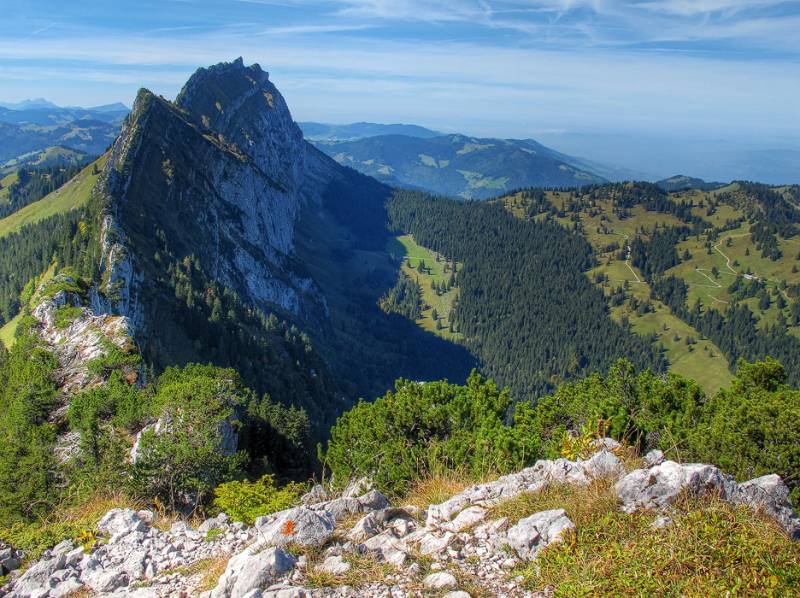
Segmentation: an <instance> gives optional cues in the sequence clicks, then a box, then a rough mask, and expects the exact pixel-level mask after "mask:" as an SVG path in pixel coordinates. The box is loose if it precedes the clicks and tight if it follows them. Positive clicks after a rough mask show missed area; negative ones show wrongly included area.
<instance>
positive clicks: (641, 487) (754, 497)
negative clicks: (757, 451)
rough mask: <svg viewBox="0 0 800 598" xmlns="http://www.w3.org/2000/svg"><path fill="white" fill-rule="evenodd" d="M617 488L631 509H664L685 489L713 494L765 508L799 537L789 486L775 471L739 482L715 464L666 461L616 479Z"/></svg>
mask: <svg viewBox="0 0 800 598" xmlns="http://www.w3.org/2000/svg"><path fill="white" fill-rule="evenodd" d="M615 490H616V492H617V495H618V496H619V498H620V500H621V501H622V508H623V510H625V511H626V512H628V513H632V512H633V511H636V510H637V509H664V508H665V507H668V506H669V505H671V504H672V503H673V502H674V501H675V499H676V498H677V497H678V496H679V495H680V494H681V493H683V492H688V493H690V494H692V495H694V496H702V495H709V494H711V495H714V496H718V497H719V498H721V499H723V500H726V501H728V502H731V503H734V504H744V505H748V506H750V507H752V508H753V509H755V510H760V511H763V512H764V513H765V514H766V515H768V516H770V517H771V518H773V519H774V520H775V521H776V522H777V523H778V524H779V525H780V526H781V527H782V528H783V529H784V530H785V531H786V533H787V534H789V536H790V537H792V538H794V539H800V518H798V516H797V514H796V513H795V511H794V509H793V508H792V504H791V501H790V500H789V489H788V488H787V487H786V485H785V484H784V483H783V481H782V480H781V478H780V476H777V475H775V474H772V475H766V476H762V477H760V478H756V479H754V480H750V481H747V482H743V483H741V484H737V483H736V481H735V480H734V479H733V477H732V476H729V475H726V474H724V473H722V472H721V471H720V470H719V469H718V468H717V467H714V466H713V465H707V464H702V463H689V464H680V463H675V462H674V461H664V462H662V463H659V464H658V465H654V466H652V467H650V468H648V469H637V470H634V471H632V472H630V473H629V474H628V475H626V476H625V477H624V478H622V479H621V480H619V482H617V484H616V486H615Z"/></svg>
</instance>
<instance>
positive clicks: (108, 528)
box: [97, 509, 147, 537]
mask: <svg viewBox="0 0 800 598" xmlns="http://www.w3.org/2000/svg"><path fill="white" fill-rule="evenodd" d="M146 527H147V526H145V524H144V522H143V521H142V520H141V519H139V517H138V515H136V512H135V511H134V510H133V509H111V510H110V511H109V512H108V513H106V514H105V515H104V516H103V518H102V519H101V520H100V522H99V523H98V524H97V529H98V530H100V531H101V532H103V533H104V534H106V535H108V536H112V537H113V536H119V535H123V534H129V533H131V532H137V531H144V530H145V528H146Z"/></svg>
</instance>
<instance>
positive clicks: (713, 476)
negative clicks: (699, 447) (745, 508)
mask: <svg viewBox="0 0 800 598" xmlns="http://www.w3.org/2000/svg"><path fill="white" fill-rule="evenodd" d="M736 486H737V485H736V482H734V481H733V479H732V478H731V477H730V476H726V475H724V474H723V473H722V472H721V471H720V470H719V469H717V468H716V467H714V466H713V465H703V464H699V463H691V464H686V465H681V464H679V463H675V462H674V461H664V462H663V463H661V464H660V465H655V466H653V467H651V468H649V469H636V470H634V471H632V472H630V473H629V474H628V475H626V476H625V477H623V478H622V479H621V480H619V481H618V482H617V484H616V485H615V486H614V489H615V491H616V493H617V496H619V498H620V500H621V501H622V509H623V510H624V511H625V512H626V513H633V512H634V511H636V510H637V509H661V508H664V507H666V506H668V505H670V504H672V503H673V502H674V501H675V499H676V498H677V497H678V496H679V495H680V494H681V492H684V491H686V492H689V493H691V494H693V495H702V494H707V493H713V494H716V495H718V496H720V497H721V498H723V499H727V500H730V498H731V497H732V496H733V495H735V494H736Z"/></svg>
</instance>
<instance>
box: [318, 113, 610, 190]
mask: <svg viewBox="0 0 800 598" xmlns="http://www.w3.org/2000/svg"><path fill="white" fill-rule="evenodd" d="M390 126H404V125H390ZM423 131H427V132H428V133H432V131H428V130H427V129H423ZM315 145H316V146H317V147H318V148H319V149H321V150H322V151H324V152H325V153H327V154H328V155H329V156H331V157H333V159H334V160H336V161H337V162H339V163H340V164H342V165H344V166H349V167H351V168H354V169H356V170H358V171H360V172H362V173H364V174H368V175H370V176H372V177H375V178H376V179H378V180H380V181H382V182H385V183H387V184H391V185H396V186H400V187H410V188H417V189H424V190H426V191H431V192H433V193H438V194H441V195H449V196H454V197H460V198H463V199H486V198H489V197H494V196H496V195H499V194H501V193H504V192H506V191H510V190H512V189H518V188H520V187H576V186H581V185H586V184H590V183H600V182H605V181H606V180H607V178H606V176H604V175H607V174H608V172H609V169H605V171H604V172H603V173H601V172H599V171H598V170H600V169H597V170H596V169H595V168H593V167H592V165H591V164H590V163H589V162H587V161H584V160H581V159H579V158H573V157H571V156H567V155H565V154H561V153H559V152H557V151H555V150H552V149H550V148H548V147H545V146H543V145H542V144H540V143H538V142H536V141H534V140H532V139H522V140H518V139H485V138H477V137H467V136H464V135H457V134H456V135H439V136H429V135H428V136H421V135H418V136H411V135H396V134H395V135H378V136H375V137H364V138H361V139H355V140H352V141H341V142H335V141H316V142H315ZM601 168H602V167H601Z"/></svg>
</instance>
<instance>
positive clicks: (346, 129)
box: [297, 122, 441, 143]
mask: <svg viewBox="0 0 800 598" xmlns="http://www.w3.org/2000/svg"><path fill="white" fill-rule="evenodd" d="M297 124H298V126H299V127H300V130H301V131H303V136H304V137H305V138H306V139H308V140H309V141H311V142H312V143H313V142H317V141H325V142H332V141H353V140H355V139H363V138H364V137H377V136H378V135H405V136H407V137H420V138H422V139H429V138H431V137H438V136H439V135H441V133H439V132H438V131H432V130H431V129H426V128H425V127H420V126H418V125H403V124H394V125H383V124H378V123H365V122H360V123H352V124H349V125H332V124H327V123H316V122H302V123H297Z"/></svg>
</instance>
